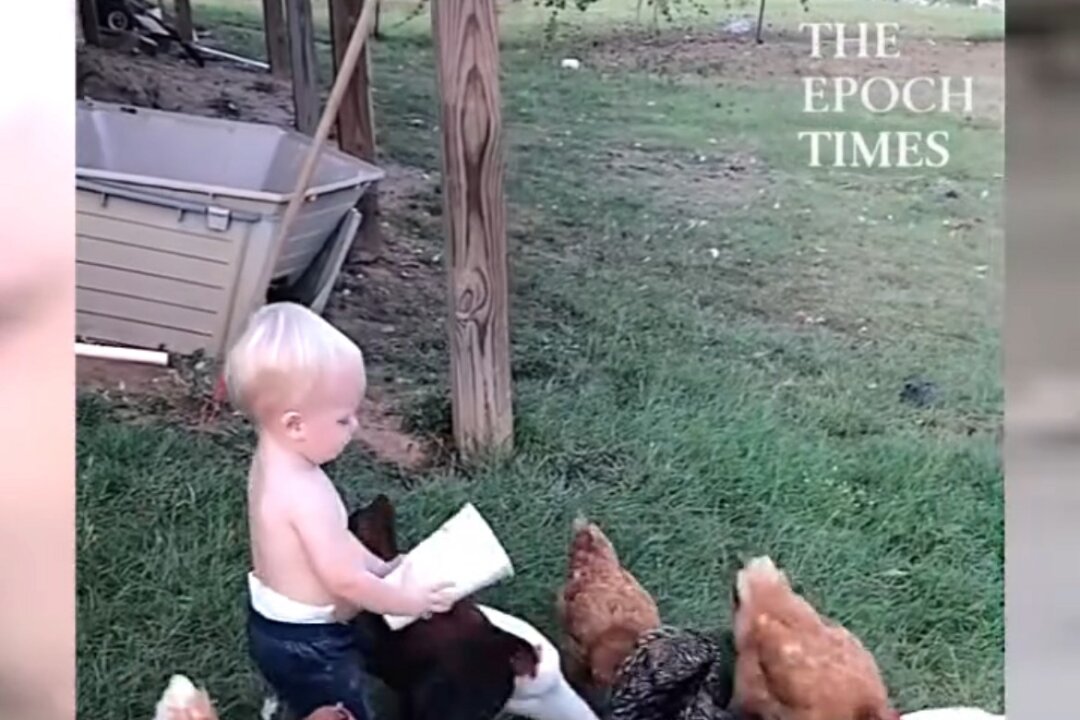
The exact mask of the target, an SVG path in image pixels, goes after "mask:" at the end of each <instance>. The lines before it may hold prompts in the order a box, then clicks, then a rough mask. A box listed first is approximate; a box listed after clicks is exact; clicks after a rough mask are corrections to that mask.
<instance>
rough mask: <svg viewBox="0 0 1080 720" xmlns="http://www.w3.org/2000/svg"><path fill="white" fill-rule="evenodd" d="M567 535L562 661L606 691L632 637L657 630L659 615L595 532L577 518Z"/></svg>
mask: <svg viewBox="0 0 1080 720" xmlns="http://www.w3.org/2000/svg"><path fill="white" fill-rule="evenodd" d="M573 533H574V535H573V539H572V540H571V543H570V553H569V555H570V556H569V562H568V567H567V579H566V583H565V584H564V585H563V588H562V592H561V593H560V594H559V596H558V599H557V601H556V610H557V612H558V615H559V618H560V621H561V623H562V628H563V632H564V634H565V637H566V650H567V654H568V655H569V658H568V659H569V660H570V661H571V662H572V664H573V665H575V666H576V667H577V669H578V671H579V672H581V674H587V676H588V679H589V681H590V684H591V685H593V687H594V688H595V689H600V690H607V689H610V688H611V686H612V685H613V684H614V683H615V680H616V677H617V675H618V672H619V668H620V667H621V665H622V664H623V662H624V661H625V660H626V659H627V658H628V657H629V656H630V654H631V653H632V652H633V650H634V647H635V646H636V645H637V641H638V638H640V637H641V636H642V635H643V634H644V633H646V632H648V631H650V630H655V629H656V628H658V627H660V611H659V610H658V609H657V606H656V601H654V600H653V598H652V596H650V595H649V593H648V592H646V590H645V588H643V587H642V586H641V584H640V583H639V582H638V581H637V579H636V578H635V577H634V576H633V575H632V574H631V573H630V572H629V571H628V570H626V568H624V567H623V566H622V565H621V564H620V563H619V556H618V554H617V553H616V552H615V547H614V546H613V545H612V544H611V541H610V540H608V538H607V537H606V536H605V535H604V533H603V532H602V531H601V530H600V528H599V527H597V526H596V525H595V524H594V523H591V522H589V521H588V520H586V519H585V518H583V517H579V518H577V519H576V520H575V521H574V527H573Z"/></svg>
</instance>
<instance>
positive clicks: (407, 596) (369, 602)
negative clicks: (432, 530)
mask: <svg viewBox="0 0 1080 720" xmlns="http://www.w3.org/2000/svg"><path fill="white" fill-rule="evenodd" d="M292 524H293V528H294V529H295V531H296V533H297V536H298V537H299V538H300V543H301V545H302V546H303V548H304V552H305V553H306V554H307V557H308V561H309V562H310V563H311V566H312V569H313V570H314V571H315V574H316V575H317V576H318V577H319V579H320V580H321V581H322V583H323V584H324V585H325V586H326V588H327V589H328V590H329V591H330V592H332V593H333V594H334V595H336V596H337V597H340V598H341V599H342V600H344V601H346V602H348V603H350V604H352V605H354V606H355V607H358V608H362V609H364V610H367V611H369V612H374V613H380V614H390V615H406V616H412V617H415V616H418V615H424V614H426V613H429V612H444V611H445V610H448V609H449V608H450V606H451V605H452V604H453V601H452V599H451V598H450V595H449V592H448V591H449V588H450V587H451V585H450V584H449V583H437V584H434V585H421V586H415V585H412V584H411V583H407V582H406V583H404V584H403V586H401V587H397V586H395V585H391V584H390V583H388V582H386V581H385V580H383V579H381V578H380V577H378V576H377V575H376V574H375V573H373V572H372V571H371V570H370V569H369V567H368V565H367V559H368V558H367V556H371V553H370V552H369V551H368V550H367V548H365V547H364V546H363V545H362V544H361V543H360V541H359V540H357V539H356V538H355V537H353V535H352V534H351V533H350V532H349V531H348V529H347V528H346V527H343V526H342V524H341V520H340V517H339V516H338V514H337V512H336V508H334V507H333V505H330V504H327V503H322V502H319V500H318V498H317V496H316V497H314V498H310V499H306V501H305V500H301V501H299V502H298V503H296V505H294V507H293V516H292ZM372 557H373V556H372Z"/></svg>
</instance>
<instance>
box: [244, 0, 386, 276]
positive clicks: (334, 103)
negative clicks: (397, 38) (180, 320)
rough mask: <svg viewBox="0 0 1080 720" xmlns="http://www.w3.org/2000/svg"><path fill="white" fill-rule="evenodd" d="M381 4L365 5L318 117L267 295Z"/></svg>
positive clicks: (270, 260)
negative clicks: (376, 10)
mask: <svg viewBox="0 0 1080 720" xmlns="http://www.w3.org/2000/svg"><path fill="white" fill-rule="evenodd" d="M378 4H379V2H378V0H370V2H367V3H365V4H364V9H363V10H362V11H361V12H360V17H359V18H357V19H356V25H355V26H354V27H353V31H352V36H351V37H350V38H349V46H348V47H347V48H345V56H344V57H343V58H342V59H341V66H340V67H339V68H338V74H337V77H335V78H334V85H333V87H331V88H330V97H329V98H328V99H327V100H326V107H324V108H323V112H322V117H321V118H319V125H318V127H317V128H316V129H315V136H314V138H312V141H311V146H310V147H309V148H308V153H307V157H305V158H304V164H303V165H302V166H301V168H300V176H299V177H298V178H297V179H296V188H295V189H294V190H293V194H292V197H291V198H290V199H289V204H288V205H286V206H285V214H284V216H283V217H282V219H281V225H280V226H279V229H278V234H277V236H276V237H275V238H274V240H273V244H272V245H271V246H270V252H269V254H268V255H267V262H266V265H265V266H264V267H263V269H262V274H261V276H260V278H259V283H258V285H256V287H257V288H258V292H265V290H266V287H267V286H268V285H269V284H270V279H271V278H272V276H273V273H274V266H276V265H277V260H278V256H279V255H280V254H281V248H282V247H283V246H284V245H285V238H287V237H288V236H289V230H291V229H292V225H293V223H294V222H295V221H296V216H297V214H298V213H299V212H300V206H301V205H302V204H303V202H304V196H305V195H307V190H308V186H309V185H310V184H311V176H312V175H313V174H314V172H315V164H316V163H317V162H318V161H319V153H320V152H321V151H322V146H323V143H325V142H326V138H327V137H328V136H329V134H330V128H331V127H333V125H334V121H335V120H336V118H337V111H338V108H339V107H341V101H342V99H343V98H344V97H345V90H346V88H347V86H348V84H349V82H350V81H351V80H352V75H353V71H354V70H355V69H356V62H357V60H359V59H360V52H361V51H362V50H363V49H364V42H365V41H367V39H368V36H369V35H370V34H371V29H372V27H373V26H374V24H375V7H376V6H377V5H378Z"/></svg>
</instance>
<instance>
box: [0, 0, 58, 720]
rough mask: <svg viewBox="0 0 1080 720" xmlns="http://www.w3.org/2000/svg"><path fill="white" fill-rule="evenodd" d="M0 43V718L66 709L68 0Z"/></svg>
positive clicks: (44, 8) (49, 718)
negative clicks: (0, 489)
mask: <svg viewBox="0 0 1080 720" xmlns="http://www.w3.org/2000/svg"><path fill="white" fill-rule="evenodd" d="M4 13H5V14H4V27H5V29H6V32H5V33H4V38H3V40H2V41H0V174H2V175H3V177H2V179H0V253H2V259H0V458H2V459H3V470H2V471H0V477H2V480H0V488H2V491H0V492H2V493H3V497H2V498H0V718H5V720H6V719H7V718H11V719H12V720H14V719H15V718H19V719H20V720H22V719H24V718H25V719H26V720H54V719H55V720H60V719H61V718H64V719H65V720H70V719H71V718H74V717H75V514H74V502H75V500H74V498H75V492H74V491H75V422H74V413H75V394H74V384H75V358H74V349H73V341H74V329H75V327H74V326H75V313H74V305H75V261H74V251H75V211H74V204H75V189H74V182H73V179H74V166H75V112H74V93H73V92H72V91H73V89H74V87H73V85H74V79H75V78H74V76H75V44H74V43H73V42H72V37H73V35H74V27H73V24H74V22H75V3H74V1H73V0H32V1H31V2H8V3H5V4H4Z"/></svg>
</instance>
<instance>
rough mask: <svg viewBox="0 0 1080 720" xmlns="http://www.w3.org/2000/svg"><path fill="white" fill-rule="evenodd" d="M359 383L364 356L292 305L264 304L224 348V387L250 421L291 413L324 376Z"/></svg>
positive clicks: (316, 318) (300, 307) (323, 323)
mask: <svg viewBox="0 0 1080 720" xmlns="http://www.w3.org/2000/svg"><path fill="white" fill-rule="evenodd" d="M354 370H355V372H356V373H357V374H358V375H359V378H360V380H361V382H363V381H364V356H363V354H362V353H361V352H360V348H359V347H357V346H356V343H354V342H353V341H352V340H350V339H349V338H348V337H346V336H345V334H344V333H342V332H341V331H340V330H338V329H337V328H336V327H334V326H333V325H331V324H330V323H329V322H327V321H326V320H324V319H323V318H321V317H319V316H318V315H317V314H315V313H314V312H312V311H311V310H309V309H308V308H306V307H304V306H303V305H298V304H296V303H289V302H279V303H271V304H269V305H264V306H263V307H262V308H260V309H259V310H257V311H256V312H255V313H254V314H253V315H252V316H251V319H250V320H249V321H248V324H247V327H246V328H245V329H244V332H243V334H242V335H241V336H240V338H239V339H238V340H237V341H236V343H235V344H234V345H233V346H232V348H231V349H230V350H229V355H228V358H227V359H226V362H225V384H226V387H227V388H228V391H229V396H230V398H231V399H232V402H233V404H234V405H236V407H237V408H239V409H240V411H241V412H243V413H245V414H247V415H248V416H250V417H252V418H253V419H255V420H258V419H259V418H260V417H262V416H264V415H265V413H267V412H274V411H285V410H290V409H292V410H295V409H298V406H299V405H301V404H303V403H305V402H307V401H308V400H310V398H311V397H312V395H313V394H314V393H315V392H317V391H318V390H319V389H320V388H324V389H326V388H325V384H326V381H327V378H328V376H330V375H332V374H334V373H338V372H352V371H354Z"/></svg>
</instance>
